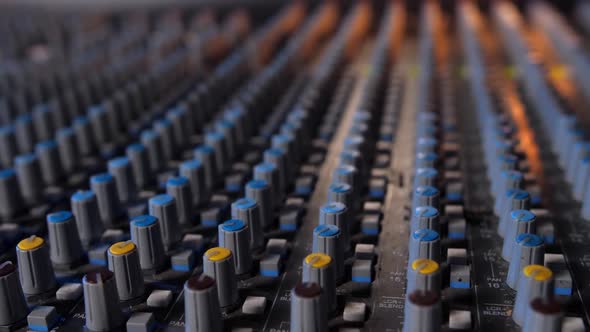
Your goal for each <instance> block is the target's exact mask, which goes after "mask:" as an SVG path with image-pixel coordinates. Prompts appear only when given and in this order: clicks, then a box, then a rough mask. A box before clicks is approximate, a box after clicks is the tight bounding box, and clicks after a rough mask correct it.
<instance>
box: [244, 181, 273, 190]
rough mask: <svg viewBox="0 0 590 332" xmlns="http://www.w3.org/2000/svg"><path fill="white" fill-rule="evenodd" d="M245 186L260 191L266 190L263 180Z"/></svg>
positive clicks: (250, 182)
mask: <svg viewBox="0 0 590 332" xmlns="http://www.w3.org/2000/svg"><path fill="white" fill-rule="evenodd" d="M246 186H247V187H248V188H252V189H262V188H266V187H267V186H268V184H267V183H266V181H264V180H251V181H249V182H248V183H247V184H246Z"/></svg>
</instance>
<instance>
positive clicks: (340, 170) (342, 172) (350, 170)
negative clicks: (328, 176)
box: [336, 165, 356, 175]
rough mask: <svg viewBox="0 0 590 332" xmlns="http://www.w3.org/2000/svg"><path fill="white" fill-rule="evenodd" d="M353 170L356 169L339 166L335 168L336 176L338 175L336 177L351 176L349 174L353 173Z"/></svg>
mask: <svg viewBox="0 0 590 332" xmlns="http://www.w3.org/2000/svg"><path fill="white" fill-rule="evenodd" d="M355 169H356V168H355V167H354V166H350V165H341V166H338V167H336V174H338V175H347V174H351V173H354V171H355Z"/></svg>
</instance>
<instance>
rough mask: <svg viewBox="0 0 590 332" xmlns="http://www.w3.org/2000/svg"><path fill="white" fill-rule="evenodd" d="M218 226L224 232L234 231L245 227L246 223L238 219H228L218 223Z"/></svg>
mask: <svg viewBox="0 0 590 332" xmlns="http://www.w3.org/2000/svg"><path fill="white" fill-rule="evenodd" d="M219 227H221V229H223V230H224V231H226V232H235V231H239V230H242V229H244V228H246V224H245V223H244V222H243V221H241V220H240V219H230V220H228V221H226V222H224V223H223V224H221V225H219Z"/></svg>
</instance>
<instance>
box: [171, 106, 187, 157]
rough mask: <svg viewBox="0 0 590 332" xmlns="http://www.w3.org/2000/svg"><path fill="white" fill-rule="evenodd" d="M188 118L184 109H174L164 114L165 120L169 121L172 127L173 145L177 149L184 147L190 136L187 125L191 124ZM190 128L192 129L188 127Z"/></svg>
mask: <svg viewBox="0 0 590 332" xmlns="http://www.w3.org/2000/svg"><path fill="white" fill-rule="evenodd" d="M188 116H189V114H188V112H187V110H186V108H184V107H176V108H173V109H171V110H169V111H168V112H166V119H168V121H170V124H171V126H172V134H173V136H174V145H175V146H177V147H178V148H183V147H185V146H186V144H187V141H188V139H189V137H190V135H191V134H192V133H191V132H189V125H190V124H191V120H192V119H189V118H188ZM190 128H192V126H190Z"/></svg>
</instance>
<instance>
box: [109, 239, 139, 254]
mask: <svg viewBox="0 0 590 332" xmlns="http://www.w3.org/2000/svg"><path fill="white" fill-rule="evenodd" d="M133 250H135V243H133V242H131V241H123V242H117V243H115V244H113V245H112V246H111V248H110V249H109V251H110V252H111V254H113V255H125V254H128V253H130V252H132V251H133Z"/></svg>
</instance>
